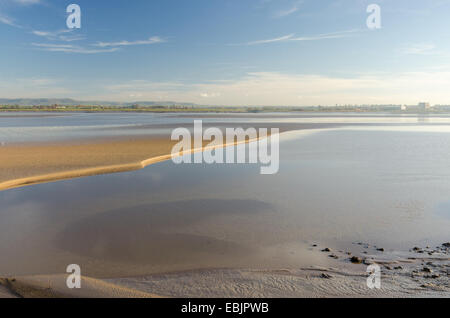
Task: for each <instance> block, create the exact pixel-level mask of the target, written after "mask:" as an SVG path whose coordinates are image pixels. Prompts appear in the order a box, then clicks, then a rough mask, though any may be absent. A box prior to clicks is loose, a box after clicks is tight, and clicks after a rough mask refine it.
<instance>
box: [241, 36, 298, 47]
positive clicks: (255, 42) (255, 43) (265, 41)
mask: <svg viewBox="0 0 450 318" xmlns="http://www.w3.org/2000/svg"><path fill="white" fill-rule="evenodd" d="M293 36H294V34H288V35H284V36H280V37H278V38H273V39H266V40H258V41H251V42H248V43H246V44H247V45H257V44H267V43H273V42H283V41H287V40H289V39H291V38H292V37H293Z"/></svg>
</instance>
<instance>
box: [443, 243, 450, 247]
mask: <svg viewBox="0 0 450 318" xmlns="http://www.w3.org/2000/svg"><path fill="white" fill-rule="evenodd" d="M442 246H444V247H450V242H447V243H444V244H442Z"/></svg>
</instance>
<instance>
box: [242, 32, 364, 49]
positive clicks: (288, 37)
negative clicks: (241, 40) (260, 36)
mask: <svg viewBox="0 0 450 318" xmlns="http://www.w3.org/2000/svg"><path fill="white" fill-rule="evenodd" d="M360 31H361V30H357V29H355V30H347V31H341V32H332V33H324V34H319V35H313V36H303V37H294V34H288V35H284V36H280V37H277V38H272V39H266V40H258V41H251V42H247V43H245V45H258V44H268V43H274V42H288V41H319V40H327V39H341V38H347V37H351V36H353V35H354V34H356V33H358V32H360ZM240 45H242V44H240Z"/></svg>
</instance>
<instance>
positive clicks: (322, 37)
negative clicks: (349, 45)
mask: <svg viewBox="0 0 450 318" xmlns="http://www.w3.org/2000/svg"><path fill="white" fill-rule="evenodd" d="M359 31H360V30H347V31H341V32H332V33H324V34H319V35H314V36H301V37H297V38H292V39H289V41H318V40H326V39H340V38H347V37H350V36H352V35H353V34H355V33H358V32H359Z"/></svg>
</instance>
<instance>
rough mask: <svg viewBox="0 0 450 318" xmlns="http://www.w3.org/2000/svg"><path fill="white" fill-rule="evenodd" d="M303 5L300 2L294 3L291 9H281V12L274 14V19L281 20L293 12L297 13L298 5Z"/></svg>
mask: <svg viewBox="0 0 450 318" xmlns="http://www.w3.org/2000/svg"><path fill="white" fill-rule="evenodd" d="M302 3H303V1H302V0H299V1H296V2H295V3H294V4H293V5H292V7H290V8H288V9H283V10H279V11H277V12H276V13H275V14H274V17H275V18H283V17H287V16H289V15H291V14H293V13H295V12H297V11H298V10H299V7H300V5H301V4H302Z"/></svg>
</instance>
